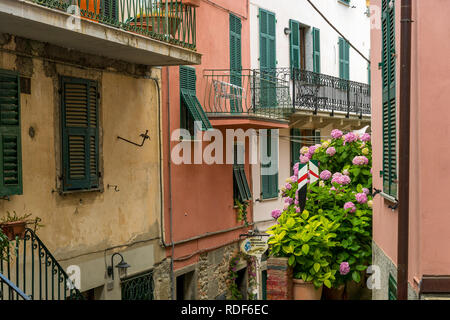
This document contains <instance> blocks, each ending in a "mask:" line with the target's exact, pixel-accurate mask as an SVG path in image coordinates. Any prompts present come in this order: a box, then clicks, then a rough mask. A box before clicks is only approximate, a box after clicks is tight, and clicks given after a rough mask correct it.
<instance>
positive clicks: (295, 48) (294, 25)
mask: <svg viewBox="0 0 450 320" xmlns="http://www.w3.org/2000/svg"><path fill="white" fill-rule="evenodd" d="M289 28H290V29H291V34H290V35H289V47H290V50H289V52H290V58H291V59H290V60H291V75H294V72H295V71H294V70H298V69H300V23H299V22H298V21H295V20H292V19H291V20H289Z"/></svg>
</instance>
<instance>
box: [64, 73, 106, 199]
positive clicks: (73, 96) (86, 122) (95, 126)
mask: <svg viewBox="0 0 450 320" xmlns="http://www.w3.org/2000/svg"><path fill="white" fill-rule="evenodd" d="M61 89H62V90H61V106H62V112H61V115H62V120H61V123H62V164H63V191H76V190H93V189H98V188H99V184H100V182H99V180H100V172H99V117H98V84H97V82H96V81H91V80H85V79H77V78H70V77H62V78H61Z"/></svg>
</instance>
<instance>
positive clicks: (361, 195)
mask: <svg viewBox="0 0 450 320" xmlns="http://www.w3.org/2000/svg"><path fill="white" fill-rule="evenodd" d="M355 198H356V201H358V203H359V204H364V203H366V202H367V195H366V194H365V193H357V194H356V195H355Z"/></svg>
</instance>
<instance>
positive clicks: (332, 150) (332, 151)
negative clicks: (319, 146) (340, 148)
mask: <svg viewBox="0 0 450 320" xmlns="http://www.w3.org/2000/svg"><path fill="white" fill-rule="evenodd" d="M326 152H327V155H329V156H330V157H332V156H334V155H335V154H336V149H335V148H334V147H329V148H328V149H327V151H326Z"/></svg>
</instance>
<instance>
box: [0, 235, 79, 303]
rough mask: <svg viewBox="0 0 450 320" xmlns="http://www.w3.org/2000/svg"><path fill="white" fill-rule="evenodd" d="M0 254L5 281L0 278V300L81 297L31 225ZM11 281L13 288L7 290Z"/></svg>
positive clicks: (75, 298)
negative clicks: (20, 237)
mask: <svg viewBox="0 0 450 320" xmlns="http://www.w3.org/2000/svg"><path fill="white" fill-rule="evenodd" d="M11 243H12V245H11V247H12V248H11V249H10V248H9V247H8V248H7V249H6V254H5V256H4V257H0V274H3V275H4V277H5V278H6V279H7V280H8V281H0V300H17V299H21V298H22V299H24V296H22V294H21V293H24V294H25V295H26V296H27V297H29V298H30V299H31V300H82V299H84V298H83V296H82V295H81V293H80V291H79V290H78V289H77V288H76V287H75V286H74V285H73V282H72V281H71V280H70V279H69V276H68V275H67V273H66V272H65V271H64V269H63V268H62V267H61V265H60V264H59V263H58V261H56V259H55V258H54V257H53V255H52V254H51V253H50V251H49V250H48V249H47V247H46V246H45V245H44V243H43V242H42V241H41V240H40V239H39V237H38V236H37V235H36V234H35V233H34V232H33V230H31V229H26V231H25V235H24V239H21V240H17V241H12V242H11ZM11 284H13V285H14V286H15V289H16V290H10V288H11Z"/></svg>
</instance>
